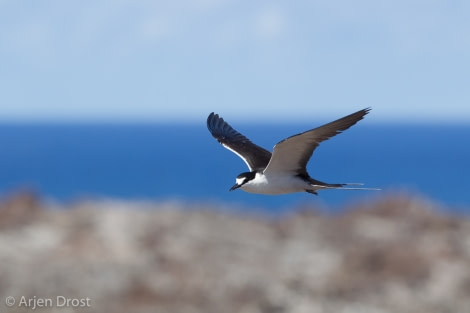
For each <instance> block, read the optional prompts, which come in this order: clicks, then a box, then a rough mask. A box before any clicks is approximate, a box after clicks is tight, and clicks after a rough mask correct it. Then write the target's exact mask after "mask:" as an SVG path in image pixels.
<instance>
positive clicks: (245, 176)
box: [229, 172, 256, 191]
mask: <svg viewBox="0 0 470 313" xmlns="http://www.w3.org/2000/svg"><path fill="white" fill-rule="evenodd" d="M255 176H256V172H245V173H241V174H240V175H238V176H237V178H236V179H235V185H233V186H232V188H230V189H229V191H234V190H235V189H238V188H240V187H242V186H243V185H245V184H246V183H247V182H249V181H250V180H253V179H254V178H255Z"/></svg>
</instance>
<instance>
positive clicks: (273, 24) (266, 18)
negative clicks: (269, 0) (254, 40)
mask: <svg viewBox="0 0 470 313" xmlns="http://www.w3.org/2000/svg"><path fill="white" fill-rule="evenodd" d="M286 27H287V19H286V17H285V13H284V11H283V10H282V9H281V8H279V7H278V6H268V7H266V8H264V9H263V10H262V11H261V12H260V14H259V15H258V17H257V20H256V24H255V29H256V33H257V35H258V36H260V37H262V38H268V39H271V38H276V37H279V36H282V35H284V33H285V31H286Z"/></svg>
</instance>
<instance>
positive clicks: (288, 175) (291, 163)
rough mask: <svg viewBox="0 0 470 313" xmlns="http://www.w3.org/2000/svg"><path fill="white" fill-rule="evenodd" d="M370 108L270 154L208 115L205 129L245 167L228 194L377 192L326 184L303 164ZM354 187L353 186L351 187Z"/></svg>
mask: <svg viewBox="0 0 470 313" xmlns="http://www.w3.org/2000/svg"><path fill="white" fill-rule="evenodd" d="M369 111H370V108H366V109H363V110H360V111H358V112H356V113H353V114H350V115H348V116H345V117H343V118H340V119H338V120H336V121H333V122H331V123H328V124H325V125H323V126H320V127H317V128H314V129H311V130H308V131H306V132H303V133H300V134H297V135H293V136H291V137H288V138H286V139H284V140H281V141H280V142H278V143H277V144H276V145H275V146H274V149H273V152H272V153H271V152H269V151H268V150H266V149H264V148H262V147H260V146H258V145H256V144H254V143H253V142H251V141H250V140H249V139H248V138H246V137H245V136H244V135H242V134H241V133H239V132H238V131H236V130H235V129H234V128H232V126H230V125H229V124H228V123H227V122H225V121H224V119H223V118H221V117H219V115H218V114H214V112H212V113H211V114H209V116H208V118H207V127H208V128H209V131H210V132H211V134H212V136H213V137H214V138H215V139H216V140H217V141H218V142H219V143H220V144H222V145H223V146H224V147H225V148H227V149H228V150H230V151H232V152H234V153H235V154H236V155H238V156H239V157H240V158H242V159H243V161H245V163H246V165H248V168H249V170H250V171H249V172H244V173H241V174H240V175H238V176H237V178H236V180H235V181H236V183H235V185H233V186H232V188H230V191H233V190H235V189H238V188H240V189H242V190H244V191H246V192H250V193H258V194H266V195H277V194H287V193H294V192H308V193H312V194H318V193H317V190H322V189H349V190H378V189H376V188H361V187H357V186H361V185H362V184H357V183H343V184H329V183H324V182H322V181H319V180H316V179H314V178H312V177H310V175H309V174H308V172H307V168H306V167H307V163H308V161H309V159H310V157H311V156H312V154H313V152H314V150H315V149H316V148H317V147H318V145H319V144H320V143H321V142H322V141H325V140H328V139H329V138H331V137H333V136H335V135H337V134H339V133H341V132H343V131H345V130H346V129H348V128H349V127H351V126H353V125H354V124H356V123H357V122H358V121H360V120H362V119H363V118H364V116H365V115H366V114H367V113H369ZM354 186H356V187H354Z"/></svg>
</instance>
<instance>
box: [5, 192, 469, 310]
mask: <svg viewBox="0 0 470 313" xmlns="http://www.w3.org/2000/svg"><path fill="white" fill-rule="evenodd" d="M0 262H1V263H0V264H1V267H0V301H1V303H0V312H31V311H32V310H33V307H32V305H33V304H34V303H33V302H31V299H33V300H36V305H37V306H36V308H34V311H39V312H181V313H185V312H204V313H225V312H244V313H261V312H263V313H271V312H272V313H282V312H292V313H301V312H302V313H303V312H305V313H316V312H318V313H320V312H335V313H338V312H340V313H343V312H344V313H346V312H347V313H353V312H360V313H367V312H374V313H385V312H400V313H407V312H410V313H429V312H433V313H436V312H437V313H439V312H443V313H444V312H445V313H448V312H470V219H468V218H463V217H457V216H450V215H445V214H443V213H438V210H436V208H435V207H433V205H432V204H431V203H429V202H427V201H425V200H420V199H415V198H413V197H400V196H395V197H394V196H387V197H385V198H382V199H378V200H376V201H373V202H371V203H365V204H364V205H357V207H351V208H349V209H348V210H347V211H346V212H345V213H342V214H340V215H334V216H331V215H326V214H321V213H318V212H317V211H316V210H315V209H312V208H303V209H299V210H298V211H296V212H295V213H291V214H289V215H285V216H281V217H272V216H271V217H267V216H262V215H260V214H258V215H256V214H246V213H245V214H240V213H238V214H237V213H235V212H230V211H227V210H219V209H218V208H217V207H215V206H214V207H203V206H202V205H200V206H198V207H188V206H186V207H182V206H181V205H176V204H170V203H146V202H118V201H95V202H91V201H90V202H86V201H84V202H80V203H76V204H73V205H69V206H68V207H49V206H48V205H45V204H44V203H42V202H41V201H40V200H38V198H37V197H35V196H34V195H32V194H29V193H23V194H18V195H15V196H11V197H4V198H3V199H2V200H1V202H0ZM10 296H11V297H14V299H15V301H16V302H15V303H14V304H11V303H9V304H10V305H11V307H8V306H7V304H5V301H9V300H6V299H7V298H8V297H10ZM58 296H60V297H62V298H61V299H65V298H67V299H75V300H71V302H70V303H69V304H68V305H62V304H63V303H56V297H58ZM86 298H89V299H90V300H89V302H88V304H89V305H86V303H85V302H84V299H86ZM28 299H30V300H29V301H30V302H29V306H28V305H27V304H25V301H26V300H28ZM40 299H43V300H44V299H51V303H47V301H46V303H45V304H44V303H43V307H40V304H38V303H39V302H40ZM10 300H11V299H10ZM22 300H23V301H22ZM79 300H82V302H80V301H79Z"/></svg>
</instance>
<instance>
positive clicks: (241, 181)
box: [235, 177, 245, 185]
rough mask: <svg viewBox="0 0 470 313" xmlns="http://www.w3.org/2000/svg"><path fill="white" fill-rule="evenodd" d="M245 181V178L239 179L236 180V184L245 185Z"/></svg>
mask: <svg viewBox="0 0 470 313" xmlns="http://www.w3.org/2000/svg"><path fill="white" fill-rule="evenodd" d="M244 181H245V177H237V179H235V182H236V183H237V185H241V184H243V182H244Z"/></svg>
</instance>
